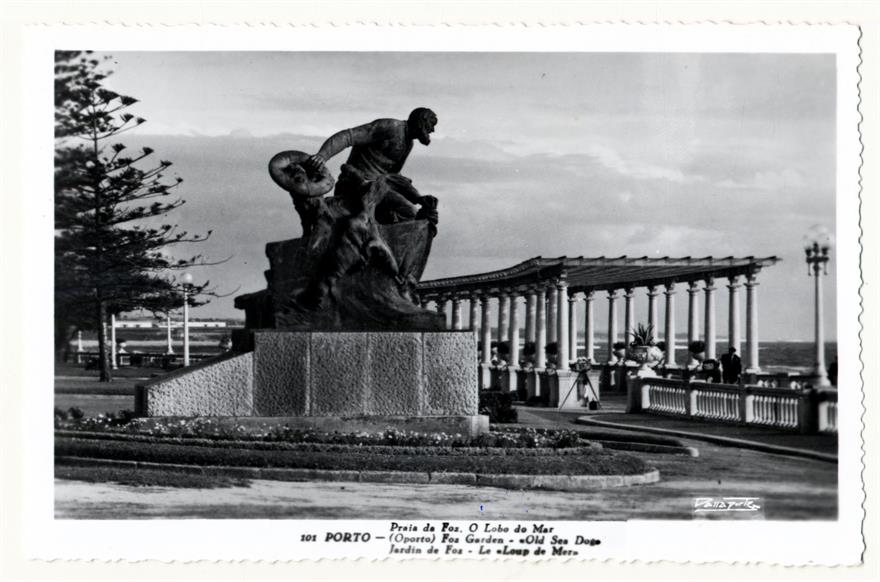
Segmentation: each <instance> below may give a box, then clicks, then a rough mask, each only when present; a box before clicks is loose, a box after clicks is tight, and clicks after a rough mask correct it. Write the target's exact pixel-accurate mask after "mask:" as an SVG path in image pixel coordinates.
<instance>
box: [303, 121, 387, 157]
mask: <svg viewBox="0 0 880 582" xmlns="http://www.w3.org/2000/svg"><path fill="white" fill-rule="evenodd" d="M382 121H383V120H377V121H373V122H371V123H366V124H364V125H359V126H357V127H352V128H351V129H343V130H342V131H338V132H336V133H334V134H333V135H331V136H330V137H329V138H327V141H325V142H324V145H322V146H321V149H320V150H318V154H317V155H318V156H321V158H323V160H324V161H325V162H326V161H327V160H329V159H330V158H332V157H333V156H335V155H336V154H338V153H339V152H341V151H343V150H345V149H348V148H350V147H353V146H359V145H368V144H371V143H373V142H375V141H378V140H381V139H384V138H385V134H386V133H387V131H386V127H385V124H383V123H382Z"/></svg>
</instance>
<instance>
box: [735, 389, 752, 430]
mask: <svg viewBox="0 0 880 582" xmlns="http://www.w3.org/2000/svg"><path fill="white" fill-rule="evenodd" d="M737 396H738V399H737V403H736V404H737V409H736V413H737V416H738V418H737V420H739V421H740V422H742V423H746V422H748V418H747V415H746V407H747V405H748V397H749V393H748V390H746V389H745V388H740V390H739V391H738V392H737Z"/></svg>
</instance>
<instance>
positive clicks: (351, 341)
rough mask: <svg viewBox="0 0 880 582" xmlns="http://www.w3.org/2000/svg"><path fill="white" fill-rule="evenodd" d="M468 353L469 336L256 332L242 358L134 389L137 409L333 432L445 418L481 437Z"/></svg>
mask: <svg viewBox="0 0 880 582" xmlns="http://www.w3.org/2000/svg"><path fill="white" fill-rule="evenodd" d="M475 353H476V337H475V335H474V334H473V333H471V332H469V331H460V332H456V331H449V332H289V331H258V332H255V333H254V351H253V353H252V354H243V355H239V356H236V357H234V358H227V359H224V360H222V361H217V362H211V361H209V362H206V364H205V365H203V366H199V367H195V368H189V369H187V370H184V371H181V372H179V373H175V374H172V375H169V376H165V377H162V378H158V379H156V380H154V381H152V382H149V383H147V384H144V385H142V386H139V387H138V397H137V409H138V410H137V411H138V413H139V414H141V415H145V416H181V417H186V416H199V415H204V414H212V415H216V416H246V417H297V418H299V417H303V418H310V419H327V421H326V422H318V423H317V424H318V425H320V424H324V425H328V423H329V424H332V425H333V426H334V430H342V429H341V428H336V427H338V426H340V425H339V422H343V421H345V420H352V421H355V420H356V421H357V422H355V424H357V425H358V426H363V425H364V423H365V422H367V423H368V420H369V419H371V418H373V419H377V420H380V419H383V418H384V419H388V418H396V419H398V420H399V421H401V422H403V421H405V419H420V420H422V421H426V420H427V419H432V420H431V422H432V423H433V424H432V425H431V426H434V425H436V424H437V423H438V422H439V423H440V425H443V419H447V420H448V421H449V422H448V424H449V425H450V429H453V428H454V429H455V432H461V427H462V426H471V427H472V429H473V431H476V432H482V431H484V430H487V429H488V424H486V423H481V422H477V420H479V419H476V420H474V419H471V417H476V416H478V411H477V409H478V394H477V378H476V373H475V372H476V370H474V366H473V362H474V354H475ZM230 370H232V372H230ZM226 402H228V404H226ZM208 403H210V405H209V404H208ZM331 420H332V421H333V422H330V421H331ZM343 424H344V422H343ZM417 424H418V423H417ZM422 424H424V422H422ZM353 426H354V425H353ZM469 430H470V429H469Z"/></svg>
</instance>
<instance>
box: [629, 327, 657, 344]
mask: <svg viewBox="0 0 880 582" xmlns="http://www.w3.org/2000/svg"><path fill="white" fill-rule="evenodd" d="M629 336H630V337H631V338H632V341H631V342H630V344H629V345H631V346H653V345H654V326H653V325H652V324H650V323H649V324H648V325H645V324H644V323H640V324H638V325H637V326H636V327H635V328H634V329H632V330H630V331H629Z"/></svg>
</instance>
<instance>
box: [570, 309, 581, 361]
mask: <svg viewBox="0 0 880 582" xmlns="http://www.w3.org/2000/svg"><path fill="white" fill-rule="evenodd" d="M579 300H580V293H574V294H572V296H571V297H569V298H568V357H569V358H570V359H572V360H576V359H577V357H578V355H577V354H578V331H577V330H578V328H577V302H578V301H579Z"/></svg>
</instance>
